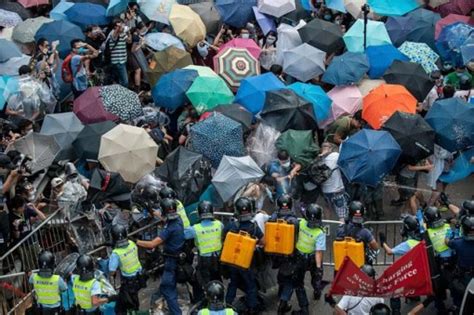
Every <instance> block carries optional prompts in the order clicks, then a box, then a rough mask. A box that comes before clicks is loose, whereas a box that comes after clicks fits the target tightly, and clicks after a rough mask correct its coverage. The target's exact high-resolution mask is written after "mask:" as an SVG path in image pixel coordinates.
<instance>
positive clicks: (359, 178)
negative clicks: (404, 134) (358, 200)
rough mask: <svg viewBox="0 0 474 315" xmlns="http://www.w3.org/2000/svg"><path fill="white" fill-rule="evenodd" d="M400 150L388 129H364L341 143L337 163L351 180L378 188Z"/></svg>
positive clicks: (395, 161) (393, 164)
mask: <svg viewBox="0 0 474 315" xmlns="http://www.w3.org/2000/svg"><path fill="white" fill-rule="evenodd" d="M401 151H402V150H401V149H400V145H398V143H397V141H395V139H393V137H392V135H390V133H388V132H387V131H378V130H368V129H363V130H361V131H359V132H357V133H356V134H354V135H353V136H351V137H349V139H348V140H346V141H344V142H343V143H342V145H341V150H340V154H339V160H338V161H337V164H338V165H339V168H340V169H341V171H342V172H343V173H344V175H345V176H346V178H347V179H348V180H349V182H351V183H361V184H366V185H368V186H372V187H375V186H377V185H378V184H379V183H380V182H381V181H382V180H383V178H384V177H385V175H387V174H388V173H389V172H390V171H391V170H392V169H393V167H394V166H395V164H396V163H397V160H398V157H399V156H400V153H401Z"/></svg>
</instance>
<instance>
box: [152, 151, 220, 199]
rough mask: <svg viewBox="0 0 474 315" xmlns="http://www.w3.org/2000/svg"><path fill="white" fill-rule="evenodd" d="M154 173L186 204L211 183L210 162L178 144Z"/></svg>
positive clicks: (197, 196)
mask: <svg viewBox="0 0 474 315" xmlns="http://www.w3.org/2000/svg"><path fill="white" fill-rule="evenodd" d="M155 174H156V175H157V176H159V177H160V178H161V179H162V180H164V181H166V182H167V183H168V185H169V186H170V187H172V188H173V189H174V191H175V192H176V194H177V195H178V199H179V200H180V201H181V202H183V203H184V204H185V205H188V204H191V203H193V202H195V201H197V200H198V199H199V196H201V194H202V193H203V192H204V191H205V190H206V188H207V186H209V184H210V183H211V164H210V163H209V161H208V160H207V159H206V158H204V156H203V155H202V154H199V153H196V152H193V151H190V150H188V149H186V148H185V147H182V146H179V147H177V148H176V149H175V150H174V151H173V152H171V153H170V154H169V155H168V156H167V157H166V159H165V161H164V163H163V164H161V165H160V167H158V169H156V171H155Z"/></svg>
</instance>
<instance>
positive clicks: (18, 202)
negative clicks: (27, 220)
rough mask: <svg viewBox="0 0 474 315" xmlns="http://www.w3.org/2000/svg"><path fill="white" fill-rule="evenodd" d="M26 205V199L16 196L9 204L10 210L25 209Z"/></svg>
mask: <svg viewBox="0 0 474 315" xmlns="http://www.w3.org/2000/svg"><path fill="white" fill-rule="evenodd" d="M25 204H26V200H25V198H23V197H22V196H20V195H15V197H13V198H12V199H10V200H9V201H8V202H7V206H8V209H10V210H13V209H18V208H21V207H23V206H24V205H25Z"/></svg>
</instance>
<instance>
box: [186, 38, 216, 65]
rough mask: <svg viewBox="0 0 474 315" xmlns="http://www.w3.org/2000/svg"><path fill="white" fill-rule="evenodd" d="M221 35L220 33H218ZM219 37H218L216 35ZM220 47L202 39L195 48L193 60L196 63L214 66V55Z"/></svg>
mask: <svg viewBox="0 0 474 315" xmlns="http://www.w3.org/2000/svg"><path fill="white" fill-rule="evenodd" d="M218 36H219V35H218ZM216 38H217V37H216ZM217 51H218V48H217V47H215V46H214V45H211V44H209V43H208V42H207V41H205V40H202V41H200V42H199V43H198V44H197V46H196V48H195V49H194V50H193V54H192V55H193V61H194V64H195V65H198V66H204V67H209V68H213V66H214V56H215V55H216V54H217Z"/></svg>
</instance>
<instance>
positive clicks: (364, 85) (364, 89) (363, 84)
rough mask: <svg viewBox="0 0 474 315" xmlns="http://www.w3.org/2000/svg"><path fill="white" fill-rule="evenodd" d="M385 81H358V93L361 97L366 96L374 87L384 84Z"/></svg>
mask: <svg viewBox="0 0 474 315" xmlns="http://www.w3.org/2000/svg"><path fill="white" fill-rule="evenodd" d="M385 83H387V82H385V80H369V79H363V80H362V81H360V83H359V84H357V87H358V88H359V91H360V93H361V94H362V96H366V95H367V94H369V93H370V91H372V90H373V89H375V88H376V87H378V86H380V85H382V84H385Z"/></svg>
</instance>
